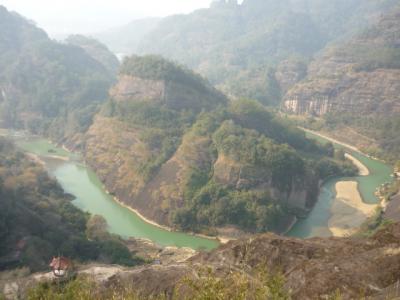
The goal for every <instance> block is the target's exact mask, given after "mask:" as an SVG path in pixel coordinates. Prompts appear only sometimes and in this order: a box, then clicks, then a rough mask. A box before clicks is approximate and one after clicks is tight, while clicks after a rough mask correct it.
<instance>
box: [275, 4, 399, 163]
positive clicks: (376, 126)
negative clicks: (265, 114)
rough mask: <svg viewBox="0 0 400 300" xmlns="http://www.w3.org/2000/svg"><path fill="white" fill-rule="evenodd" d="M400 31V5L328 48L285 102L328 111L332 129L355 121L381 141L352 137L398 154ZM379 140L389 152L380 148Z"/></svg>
mask: <svg viewBox="0 0 400 300" xmlns="http://www.w3.org/2000/svg"><path fill="white" fill-rule="evenodd" d="M399 37H400V8H399V7H398V8H397V9H396V10H393V11H392V12H391V13H388V14H386V15H384V16H382V17H381V18H380V19H379V20H378V21H377V22H376V23H375V24H374V25H372V26H370V27H369V28H367V29H365V30H363V32H361V33H360V34H357V35H356V36H354V37H352V38H350V39H347V40H345V41H342V42H340V43H337V44H335V45H332V46H331V47H329V48H327V49H326V50H324V51H323V52H322V53H321V54H320V55H319V56H318V57H317V58H316V59H315V60H314V61H313V62H312V63H311V64H310V65H309V67H308V72H307V76H306V77H305V79H304V80H303V81H301V82H300V83H298V84H297V85H295V86H294V87H293V88H292V89H290V90H289V92H288V93H287V94H286V95H285V97H284V101H283V107H284V108H285V109H286V111H288V112H292V113H296V114H300V115H302V114H306V115H313V116H323V118H324V120H325V127H324V128H326V129H328V130H329V129H330V130H334V131H335V132H340V131H342V132H344V131H343V130H342V129H343V127H344V126H348V127H351V128H353V129H355V130H356V131H357V132H358V133H361V134H362V135H365V136H368V137H369V138H373V139H374V140H375V141H376V142H371V141H368V139H366V138H362V136H361V137H357V136H356V135H351V136H347V137H348V138H351V139H352V142H353V143H354V142H356V143H358V144H359V145H361V146H362V148H364V150H366V151H369V152H370V153H371V151H373V152H372V153H373V154H374V155H380V156H381V157H382V156H383V157H385V158H387V159H389V160H395V159H396V157H398V152H399V150H400V140H399V135H398V132H399V129H400V127H399V126H400V97H399V95H400V81H399V78H400V64H399V62H400V51H399V46H400V39H399ZM347 132H349V130H347ZM359 136H360V135H359ZM339 137H340V134H339ZM341 138H346V137H345V136H344V135H343V136H342V137H341ZM374 145H376V146H375V148H378V149H379V148H380V149H383V151H384V154H382V153H379V152H375V151H374V149H373V148H372V147H371V146H374ZM374 152H375V153H374Z"/></svg>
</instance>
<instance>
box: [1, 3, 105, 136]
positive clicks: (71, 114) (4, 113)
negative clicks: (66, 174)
mask: <svg viewBox="0 0 400 300" xmlns="http://www.w3.org/2000/svg"><path fill="white" fill-rule="evenodd" d="M0 22H1V26H0V48H1V54H0V94H1V97H0V121H1V125H2V126H6V127H13V128H21V129H29V130H31V131H33V132H35V133H40V134H45V135H48V136H51V137H52V138H53V139H55V140H61V139H63V138H64V137H66V136H69V137H71V136H74V135H76V134H77V133H79V132H83V131H84V130H85V129H86V128H87V126H88V124H90V122H91V118H92V115H93V113H94V112H95V110H96V107H97V105H98V104H99V103H101V102H102V101H104V100H105V99H106V98H107V91H108V89H109V86H110V85H111V83H112V81H113V76H112V75H111V74H110V73H109V72H108V71H107V70H106V69H105V68H104V67H103V66H102V65H101V64H100V63H99V62H97V61H96V60H94V59H93V58H91V57H90V56H89V55H88V54H87V53H86V52H85V51H84V50H83V49H81V48H78V47H76V46H71V45H64V44H59V43H56V42H54V41H52V40H50V39H49V38H48V37H47V35H46V33H45V32H44V31H42V30H41V29H39V28H37V27H36V26H35V25H34V24H32V23H31V22H30V21H28V20H26V19H25V18H23V17H21V16H20V15H18V14H16V13H13V12H9V11H7V9H6V8H4V7H3V6H0Z"/></svg>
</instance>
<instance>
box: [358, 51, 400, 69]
mask: <svg viewBox="0 0 400 300" xmlns="http://www.w3.org/2000/svg"><path fill="white" fill-rule="evenodd" d="M351 51H352V52H351V54H350V55H352V58H353V60H354V61H355V62H356V63H357V65H356V66H355V70H356V71H367V72H370V71H373V70H376V69H380V68H385V69H399V68H400V49H398V48H394V47H393V48H392V47H365V46H362V47H352V48H351Z"/></svg>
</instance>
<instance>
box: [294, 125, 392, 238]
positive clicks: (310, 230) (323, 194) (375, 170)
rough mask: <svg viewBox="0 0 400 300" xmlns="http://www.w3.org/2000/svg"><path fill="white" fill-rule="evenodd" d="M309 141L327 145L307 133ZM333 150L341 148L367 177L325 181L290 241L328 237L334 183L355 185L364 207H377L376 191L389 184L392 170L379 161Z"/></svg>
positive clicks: (352, 151) (318, 137)
mask: <svg viewBox="0 0 400 300" xmlns="http://www.w3.org/2000/svg"><path fill="white" fill-rule="evenodd" d="M307 136H308V137H309V138H312V139H315V140H317V141H319V142H321V143H327V142H329V141H328V140H326V139H325V138H323V137H320V136H318V135H315V134H312V133H308V132H307ZM333 145H334V146H335V147H336V148H342V149H344V150H345V151H346V152H347V153H349V154H351V155H352V156H354V157H355V158H357V159H358V160H359V161H360V162H362V163H363V164H364V165H365V166H366V167H367V168H368V170H369V175H368V176H357V177H351V178H343V177H342V178H332V179H330V180H328V181H326V182H325V183H324V184H323V185H322V187H321V191H320V194H319V197H318V202H317V203H316V204H315V206H314V208H313V210H312V211H311V212H310V214H309V215H308V217H307V218H306V219H302V220H299V221H298V222H297V223H296V224H295V226H294V227H293V228H292V230H290V231H289V233H288V236H294V237H301V238H307V237H315V236H319V237H327V236H331V235H332V233H331V232H330V231H329V228H328V221H329V219H330V217H331V206H332V203H333V201H334V200H335V197H336V192H335V185H336V183H337V182H338V181H345V180H353V181H357V182H358V190H359V192H360V194H361V197H362V199H363V201H364V202H365V203H369V204H374V203H378V201H379V200H378V198H377V197H376V196H375V191H376V188H377V187H379V186H380V185H381V184H384V183H387V182H390V181H392V177H391V176H390V175H391V174H392V168H391V167H389V166H388V165H386V164H384V163H383V162H381V161H378V160H376V159H373V158H370V157H368V156H366V155H363V154H361V153H359V152H357V151H354V150H352V149H349V148H347V147H345V146H342V145H340V144H336V143H333Z"/></svg>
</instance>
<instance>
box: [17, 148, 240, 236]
mask: <svg viewBox="0 0 400 300" xmlns="http://www.w3.org/2000/svg"><path fill="white" fill-rule="evenodd" d="M48 143H50V144H52V145H54V143H52V142H51V141H49V140H48ZM54 146H56V147H57V145H54ZM61 147H62V148H63V149H64V150H66V151H67V152H69V153H73V152H72V151H70V150H69V149H67V148H66V147H65V146H64V145H62V146H61ZM24 153H25V154H26V155H27V156H28V157H29V158H30V159H31V160H32V161H35V162H37V163H39V164H40V165H42V166H44V167H46V161H45V160H43V159H42V158H41V156H42V155H38V154H35V153H32V152H29V151H24ZM42 157H43V158H44V159H45V158H48V159H56V160H62V161H64V162H67V161H70V158H69V157H68V156H65V157H64V156H59V155H43V156H42ZM102 188H103V189H104V191H105V192H106V193H107V194H108V195H109V196H110V197H111V198H112V199H113V201H115V202H116V203H117V204H119V205H120V206H122V207H124V208H126V209H128V210H129V211H131V212H132V213H134V214H135V215H136V216H138V217H139V218H140V219H141V220H142V221H144V222H146V223H148V224H150V225H152V226H155V227H157V228H159V229H162V230H165V231H168V232H176V233H182V234H186V235H191V236H195V237H199V238H204V239H208V240H211V241H216V242H218V243H220V244H226V243H228V242H229V241H231V240H234V239H233V238H229V237H225V236H215V237H213V236H208V235H205V234H199V233H194V232H184V231H177V230H174V229H173V228H171V227H168V226H165V225H161V224H158V223H157V222H155V221H152V220H150V219H148V218H147V217H145V216H144V215H143V214H141V213H140V212H139V211H138V210H137V209H134V208H132V207H130V206H128V205H126V204H125V203H123V202H122V201H120V199H118V198H117V197H116V196H113V195H111V193H110V192H109V191H108V190H107V188H106V187H105V186H104V184H102Z"/></svg>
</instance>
